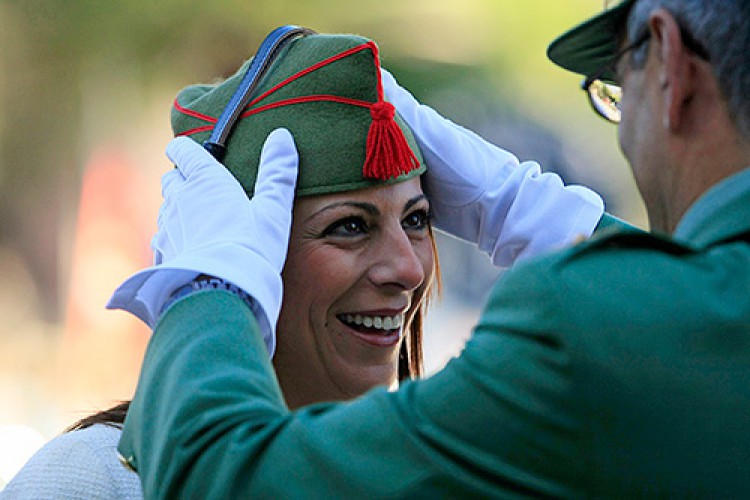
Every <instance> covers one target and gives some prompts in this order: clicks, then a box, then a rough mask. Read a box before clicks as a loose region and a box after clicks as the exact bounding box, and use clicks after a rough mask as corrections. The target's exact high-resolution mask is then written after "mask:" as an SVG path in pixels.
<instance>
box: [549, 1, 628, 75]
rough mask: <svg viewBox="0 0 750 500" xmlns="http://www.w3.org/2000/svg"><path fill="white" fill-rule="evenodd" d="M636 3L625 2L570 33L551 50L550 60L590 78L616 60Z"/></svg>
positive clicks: (574, 28)
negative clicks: (628, 20) (621, 39)
mask: <svg viewBox="0 0 750 500" xmlns="http://www.w3.org/2000/svg"><path fill="white" fill-rule="evenodd" d="M634 3H635V0H624V1H622V2H620V3H618V4H616V5H614V6H613V7H612V8H609V9H607V10H605V11H604V12H601V13H599V14H598V15H596V16H594V17H591V18H590V19H588V20H586V21H584V22H583V23H581V24H579V25H578V26H575V27H573V28H571V29H570V30H568V31H566V32H565V33H563V34H562V35H560V36H559V37H557V39H555V40H554V41H553V42H552V43H551V44H550V46H549V47H548V48H547V57H549V58H550V60H551V61H552V62H554V63H555V64H557V65H558V66H561V67H562V68H564V69H567V70H569V71H573V72H574V73H579V74H581V75H583V76H590V75H591V74H592V73H593V72H594V71H597V70H598V69H600V68H602V67H603V66H605V65H606V64H608V63H609V62H610V61H612V60H613V58H614V57H615V55H616V54H617V52H618V51H619V50H620V47H619V43H620V40H619V35H620V33H621V32H622V29H623V27H624V25H625V22H626V20H627V16H628V13H629V12H630V9H631V7H632V6H633V4H634Z"/></svg>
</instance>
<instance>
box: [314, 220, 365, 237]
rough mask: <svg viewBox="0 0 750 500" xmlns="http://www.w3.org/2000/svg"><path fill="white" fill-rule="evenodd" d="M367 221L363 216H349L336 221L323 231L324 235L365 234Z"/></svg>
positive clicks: (350, 235)
mask: <svg viewBox="0 0 750 500" xmlns="http://www.w3.org/2000/svg"><path fill="white" fill-rule="evenodd" d="M366 232H367V223H366V222H365V221H364V219H362V218H361V217H347V218H346V219H341V220H339V221H336V222H334V223H333V224H331V225H330V226H328V227H327V228H326V229H325V231H323V236H340V237H352V236H359V235H362V234H365V233H366Z"/></svg>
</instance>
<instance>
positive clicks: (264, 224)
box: [107, 129, 298, 355]
mask: <svg viewBox="0 0 750 500" xmlns="http://www.w3.org/2000/svg"><path fill="white" fill-rule="evenodd" d="M167 156H168V157H169V159H170V160H172V162H173V163H174V164H175V165H176V166H177V168H175V169H173V170H171V171H170V172H167V173H166V174H165V175H164V176H163V177H162V194H163V196H164V202H163V204H162V206H161V209H160V212H159V218H158V231H157V233H156V235H155V236H154V238H153V240H152V242H151V247H152V249H153V251H154V266H152V267H150V268H148V269H144V270H142V271H140V272H138V273H136V274H134V275H133V276H131V277H130V278H129V279H127V280H126V281H125V282H124V283H123V284H122V285H120V286H119V287H118V288H117V290H116V291H115V292H114V294H113V295H112V297H111V299H110V300H109V303H108V304H107V307H108V308H110V309H124V310H126V311H129V312H131V313H133V314H134V315H136V316H137V317H139V318H141V319H142V320H143V321H144V322H146V323H147V324H148V325H149V326H150V327H152V328H153V327H154V325H155V324H156V322H157V320H158V319H159V315H160V314H161V312H162V308H163V306H164V304H165V302H166V301H167V300H168V299H169V298H170V296H171V294H172V293H173V292H174V291H175V290H176V289H177V288H179V287H181V286H182V285H185V284H186V283H189V282H190V281H191V280H193V279H194V278H195V277H196V276H198V275H200V274H207V275H210V276H214V277H217V278H221V279H223V280H225V281H228V282H231V283H232V284H234V285H236V286H237V287H239V288H240V289H242V290H244V291H245V292H247V293H248V294H249V295H250V296H252V298H253V299H254V300H255V302H256V303H257V306H258V307H257V310H256V311H255V313H256V318H257V319H258V323H259V325H260V326H261V329H262V330H263V334H264V340H265V342H266V346H267V347H268V351H269V355H272V354H273V351H274V348H275V341H276V339H275V329H276V321H277V319H278V316H279V311H280V309H281V299H282V284H281V269H282V267H283V266H284V261H285V260H286V253H287V248H288V244H289V231H290V227H291V222H292V203H293V201H294V188H295V183H296V179H297V163H298V156H297V150H296V147H295V145H294V140H293V138H292V136H291V134H290V133H289V131H288V130H286V129H278V130H275V131H274V132H272V133H271V134H270V135H269V136H268V139H267V140H266V143H265V145H264V147H263V151H262V153H261V160H260V168H259V174H258V179H257V181H256V184H255V194H254V196H253V198H252V199H248V197H247V195H246V194H245V191H244V190H243V189H242V187H241V186H240V184H239V182H237V180H236V179H235V178H234V177H233V176H232V174H231V173H230V172H229V171H228V170H227V169H226V168H225V167H224V166H223V165H221V164H220V163H219V162H217V161H216V160H215V159H214V158H213V157H212V156H211V155H210V154H209V153H208V152H207V151H206V150H205V149H203V147H202V146H201V145H199V144H198V143H196V142H195V141H193V140H192V139H188V138H186V137H181V138H177V139H174V140H173V141H172V142H171V143H170V144H169V146H168V147H167Z"/></svg>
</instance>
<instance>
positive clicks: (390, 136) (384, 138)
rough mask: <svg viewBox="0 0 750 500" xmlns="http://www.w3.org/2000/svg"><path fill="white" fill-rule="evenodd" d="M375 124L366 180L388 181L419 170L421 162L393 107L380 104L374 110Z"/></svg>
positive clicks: (372, 128)
mask: <svg viewBox="0 0 750 500" xmlns="http://www.w3.org/2000/svg"><path fill="white" fill-rule="evenodd" d="M370 114H371V115H372V124H371V125H370V130H369V132H368V133H367V156H366V158H365V165H364V167H363V169H362V174H363V175H364V177H367V178H370V179H380V180H388V179H392V178H394V177H398V176H399V175H402V174H405V173H407V172H410V171H412V170H414V169H415V168H418V167H419V160H417V157H416V156H415V155H414V152H413V151H412V150H411V148H410V147H409V143H408V142H406V137H404V133H403V132H402V131H401V128H399V126H398V125H397V124H396V121H395V120H394V119H393V117H394V115H395V114H396V110H395V108H394V107H393V104H391V103H389V102H386V101H379V102H376V103H375V104H373V105H372V106H371V107H370Z"/></svg>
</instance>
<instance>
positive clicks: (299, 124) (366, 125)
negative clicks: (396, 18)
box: [172, 34, 426, 196]
mask: <svg viewBox="0 0 750 500" xmlns="http://www.w3.org/2000/svg"><path fill="white" fill-rule="evenodd" d="M250 63H251V61H247V62H246V63H245V64H243V66H242V67H241V68H240V69H239V71H238V72H237V73H235V74H234V75H233V76H231V77H229V78H228V79H227V80H225V81H223V82H222V83H219V84H218V85H193V86H190V87H187V88H185V89H183V90H182V91H181V92H180V93H179V94H178V95H177V98H176V99H175V103H174V106H173V108H172V129H173V131H174V134H175V135H187V136H189V137H191V138H192V139H194V140H195V141H197V142H199V143H203V142H204V141H205V140H206V139H208V138H209V136H210V134H211V131H212V129H213V124H214V123H215V122H216V119H217V118H218V117H219V116H220V115H221V113H222V111H223V110H224V108H225V106H226V105H227V103H228V102H229V100H230V98H231V97H232V95H233V94H234V92H235V90H236V89H237V87H238V86H239V84H240V81H241V80H242V77H243V76H244V75H245V73H246V71H247V68H248V66H249V65H250ZM384 101H385V99H384V96H383V91H382V84H381V80H380V62H379V57H378V52H377V46H376V45H375V44H374V42H372V41H371V40H368V39H366V38H362V37H360V36H355V35H328V34H311V35H307V36H303V37H300V38H297V39H294V40H292V41H291V42H290V43H289V44H288V45H287V46H286V47H284V48H283V49H281V52H279V54H278V56H277V57H276V58H275V60H274V61H273V62H272V66H270V68H269V70H268V71H267V72H266V74H265V75H264V76H263V78H262V80H261V81H260V85H259V87H258V89H257V91H255V92H254V94H253V96H252V98H251V100H250V102H249V104H248V105H247V106H246V108H245V110H244V111H243V113H242V114H241V116H240V119H239V120H238V122H237V123H236V125H235V126H234V129H233V130H232V132H231V135H230V136H229V140H228V141H227V143H226V155H225V156H224V158H223V160H222V162H223V163H224V165H226V167H227V168H228V169H229V170H230V171H231V172H232V173H233V174H234V176H235V177H237V179H238V180H239V181H240V183H241V184H242V186H243V187H244V188H245V191H246V192H247V193H248V194H249V195H251V196H252V193H253V188H254V185H255V179H256V176H257V171H258V164H259V161H260V153H261V149H262V146H263V143H264V142H265V140H266V137H267V136H268V134H269V133H271V131H273V130H274V129H276V128H278V127H284V128H287V129H289V131H290V132H291V133H292V135H293V136H294V140H295V143H296V145H297V150H298V152H299V160H300V163H299V176H298V180H297V195H299V196H306V195H314V194H327V193H336V192H342V191H351V190H357V189H363V188H367V187H372V186H378V185H384V184H393V183H397V182H403V181H405V180H407V179H410V178H413V177H415V176H418V175H421V174H422V173H423V172H424V171H425V169H426V167H425V165H424V161H423V160H422V156H421V153H420V151H419V148H418V146H417V143H416V141H415V140H414V136H413V135H412V132H411V130H410V129H409V127H408V126H407V125H406V124H405V123H404V121H403V120H402V119H401V117H400V116H399V115H398V113H395V114H394V110H393V106H391V104H390V103H385V102H384ZM368 138H369V142H368ZM394 141H395V142H394ZM394 151H395V152H396V154H395V155H394ZM368 158H369V160H368ZM382 164H385V168H386V171H385V172H382V171H380V173H377V171H379V169H380V170H382V168H381V167H383V165H382ZM373 168H374V169H375V170H376V173H374V174H373V172H372V169H373ZM368 169H369V170H368Z"/></svg>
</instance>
